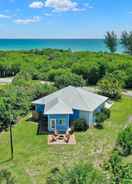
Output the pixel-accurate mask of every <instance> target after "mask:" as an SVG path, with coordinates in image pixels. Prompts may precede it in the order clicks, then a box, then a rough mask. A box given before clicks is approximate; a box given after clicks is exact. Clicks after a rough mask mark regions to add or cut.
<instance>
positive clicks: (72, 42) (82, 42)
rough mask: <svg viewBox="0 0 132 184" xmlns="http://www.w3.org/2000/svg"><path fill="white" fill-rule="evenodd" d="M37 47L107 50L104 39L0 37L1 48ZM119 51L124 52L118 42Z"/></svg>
mask: <svg viewBox="0 0 132 184" xmlns="http://www.w3.org/2000/svg"><path fill="white" fill-rule="evenodd" d="M35 48H38V49H42V48H56V49H71V50H73V51H107V48H106V46H105V44H104V40H103V39H0V50H30V49H35ZM118 52H122V48H121V45H120V44H118Z"/></svg>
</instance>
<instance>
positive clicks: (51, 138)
mask: <svg viewBox="0 0 132 184" xmlns="http://www.w3.org/2000/svg"><path fill="white" fill-rule="evenodd" d="M55 141H57V137H56V136H54V135H51V136H50V140H49V142H51V143H52V142H55Z"/></svg>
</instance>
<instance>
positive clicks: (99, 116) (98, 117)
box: [95, 108, 111, 126]
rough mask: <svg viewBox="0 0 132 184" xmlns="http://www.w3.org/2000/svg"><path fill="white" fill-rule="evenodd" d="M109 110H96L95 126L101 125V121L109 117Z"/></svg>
mask: <svg viewBox="0 0 132 184" xmlns="http://www.w3.org/2000/svg"><path fill="white" fill-rule="evenodd" d="M110 114H111V112H110V110H109V109H106V108H104V109H102V110H101V112H97V113H96V115H95V116H96V125H97V126H102V123H103V122H104V121H105V120H106V119H109V118H110Z"/></svg>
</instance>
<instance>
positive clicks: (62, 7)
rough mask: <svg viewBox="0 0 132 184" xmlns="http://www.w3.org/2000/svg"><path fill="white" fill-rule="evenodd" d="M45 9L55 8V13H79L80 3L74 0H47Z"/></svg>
mask: <svg viewBox="0 0 132 184" xmlns="http://www.w3.org/2000/svg"><path fill="white" fill-rule="evenodd" d="M45 7H48V8H53V9H54V11H79V10H81V8H80V7H79V5H78V3H77V2H75V1H72V0H46V1H45Z"/></svg>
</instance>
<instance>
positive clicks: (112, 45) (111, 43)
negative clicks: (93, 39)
mask: <svg viewBox="0 0 132 184" xmlns="http://www.w3.org/2000/svg"><path fill="white" fill-rule="evenodd" d="M105 44H106V46H107V47H108V49H109V50H110V51H111V52H112V53H114V52H116V50H117V35H116V34H115V33H114V31H112V32H107V33H106V35H105Z"/></svg>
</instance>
